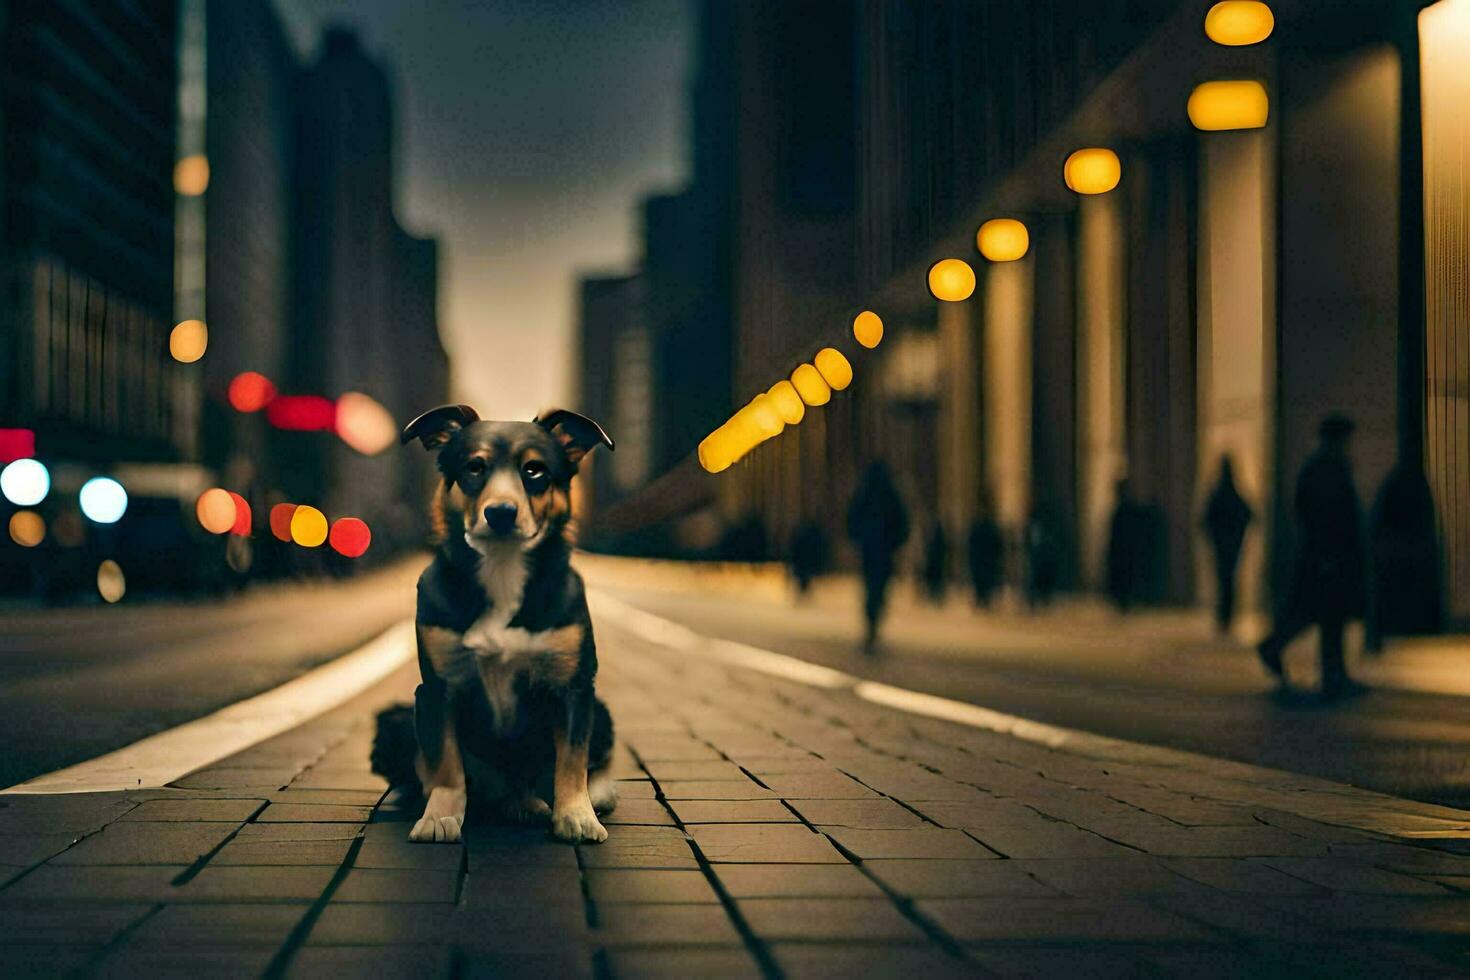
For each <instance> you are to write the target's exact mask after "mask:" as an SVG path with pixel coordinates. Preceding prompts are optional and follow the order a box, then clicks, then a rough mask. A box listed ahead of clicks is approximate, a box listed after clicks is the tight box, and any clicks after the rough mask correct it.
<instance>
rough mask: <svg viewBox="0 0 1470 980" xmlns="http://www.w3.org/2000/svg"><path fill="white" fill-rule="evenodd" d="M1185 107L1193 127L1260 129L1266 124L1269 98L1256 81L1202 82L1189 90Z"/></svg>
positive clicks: (1269, 103) (1264, 89) (1210, 130)
mask: <svg viewBox="0 0 1470 980" xmlns="http://www.w3.org/2000/svg"><path fill="white" fill-rule="evenodd" d="M1188 109H1189V121H1190V122H1192V123H1193V124H1194V128H1195V129H1203V130H1205V131H1206V132H1219V131H1221V130H1229V129H1260V128H1261V127H1262V126H1264V125H1266V117H1267V116H1268V115H1269V114H1270V111H1271V101H1270V99H1269V98H1267V96H1266V86H1264V85H1262V84H1261V83H1260V82H1255V81H1248V80H1245V81H1229V82H1204V83H1203V84H1201V85H1197V86H1195V89H1194V91H1193V92H1191V93H1190V95H1189V107H1188Z"/></svg>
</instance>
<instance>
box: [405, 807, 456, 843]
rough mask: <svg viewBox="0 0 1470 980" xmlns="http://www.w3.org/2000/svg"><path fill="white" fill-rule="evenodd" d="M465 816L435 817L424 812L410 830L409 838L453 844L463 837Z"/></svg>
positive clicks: (424, 841) (425, 841) (422, 841)
mask: <svg viewBox="0 0 1470 980" xmlns="http://www.w3.org/2000/svg"><path fill="white" fill-rule="evenodd" d="M463 827H464V818H463V817H456V816H454V815H452V814H451V815H450V816H447V817H435V816H431V815H429V814H427V813H426V814H424V815H423V816H422V817H419V822H418V823H416V824H414V825H413V829H412V830H410V831H409V832H408V839H409V840H411V841H418V842H419V843H424V844H453V843H455V842H456V841H458V840H459V839H460V837H461V831H462V830H463Z"/></svg>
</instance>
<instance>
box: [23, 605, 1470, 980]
mask: <svg viewBox="0 0 1470 980" xmlns="http://www.w3.org/2000/svg"><path fill="white" fill-rule="evenodd" d="M598 631H599V639H600V644H601V650H602V660H603V664H604V666H603V674H602V678H601V681H600V685H601V690H602V692H603V694H604V696H605V697H606V698H607V700H608V701H609V703H610V704H611V706H612V708H613V712H614V716H615V718H616V720H617V724H618V731H619V738H620V750H619V756H618V760H617V767H618V775H619V777H620V778H621V779H622V782H621V784H620V785H621V789H622V803H621V805H620V806H619V808H618V810H617V812H616V813H615V814H614V815H613V816H612V818H611V819H610V820H609V821H608V828H609V830H610V832H611V837H610V839H609V840H608V841H607V843H605V844H603V845H600V846H585V847H577V848H572V847H567V846H565V845H562V844H558V843H555V842H553V841H549V840H547V839H546V837H545V833H544V831H543V830H536V829H520V828H506V827H491V826H472V827H471V828H470V830H469V834H468V839H467V841H466V844H465V845H464V846H463V847H458V846H447V845H411V844H409V843H407V832H408V823H407V821H408V820H410V819H412V817H414V816H416V815H417V814H415V813H411V812H404V811H403V810H400V809H398V808H396V807H395V806H393V805H392V804H391V803H386V804H385V803H382V802H381V797H382V795H383V786H382V783H381V782H380V781H379V780H378V779H377V778H376V777H374V776H372V775H371V774H370V773H369V772H368V771H367V755H368V744H369V741H370V739H371V728H370V725H371V721H370V719H371V715H372V712H373V711H374V710H375V709H376V708H377V707H379V706H380V705H382V704H383V703H386V702H387V701H391V700H396V699H400V698H403V697H405V696H407V694H408V693H409V692H410V691H411V689H412V685H413V683H414V677H413V674H412V672H411V671H405V672H402V673H400V674H398V675H396V676H395V677H393V678H391V679H390V680H389V681H387V682H385V683H384V684H382V685H380V686H379V687H378V688H376V689H375V690H373V691H372V692H370V693H369V694H368V695H365V696H363V697H361V698H358V699H356V700H354V701H353V702H351V703H349V704H347V705H345V706H343V707H342V708H340V709H338V710H336V711H333V712H331V713H329V714H328V715H325V716H323V717H321V718H319V719H317V720H315V721H313V722H311V723H309V724H307V725H305V726H303V727H301V728H299V729H296V730H294V731H292V732H290V733H287V734H286V735H283V736H280V737H277V738H274V739H271V740H270V741H268V742H264V743H262V744H260V745H257V746H255V747H253V748H251V749H249V750H247V751H245V752H242V753H240V754H239V755H236V756H234V757H232V758H229V759H226V760H222V761H220V762H219V763H217V764H215V765H213V766H210V767H208V768H207V769H204V770H201V771H199V772H197V773H194V774H192V775H190V776H187V777H185V778H184V779H181V780H179V781H178V782H177V783H176V784H175V785H174V786H173V787H170V788H166V789H160V790H142V791H137V792H133V793H123V794H94V795H88V796H4V797H0V976H6V977H16V976H31V975H38V976H54V975H58V974H64V973H67V972H72V971H76V972H79V973H81V974H83V975H102V976H131V975H140V974H141V975H150V976H153V975H172V974H192V975H195V976H209V977H214V976H234V975H241V976H259V975H262V974H269V975H287V976H302V977H312V976H324V975H325V976H334V977H335V976H357V975H360V976H374V977H384V976H399V975H402V976H413V977H421V976H425V977H426V976H435V975H448V976H522V975H525V976H547V977H594V976H596V977H604V976H612V977H641V976H701V977H702V976H761V975H767V976H776V975H785V976H791V977H836V976H844V977H846V976H875V977H878V976H911V975H916V974H922V975H924V976H925V978H926V980H938V978H943V977H949V976H987V975H1002V976H1031V975H1034V976H1049V975H1059V974H1062V975H1076V974H1087V975H1092V974H1096V975H1105V976H1113V975H1138V974H1142V975H1160V974H1163V975H1169V974H1191V975H1200V974H1205V975H1223V974H1231V975H1240V974H1247V975H1260V974H1263V973H1286V972H1291V973H1293V974H1295V975H1333V976H1342V975H1345V974H1353V973H1365V974H1366V973H1370V972H1373V973H1385V974H1388V975H1401V974H1405V973H1412V974H1414V975H1419V976H1432V975H1449V974H1454V973H1457V972H1459V971H1460V970H1462V969H1463V968H1464V967H1463V964H1464V962H1465V960H1464V957H1465V952H1466V950H1467V949H1470V895H1467V894H1465V892H1467V891H1470V841H1466V840H1463V839H1457V838H1452V839H1435V840H1419V841H1410V842H1406V841H1405V839H1403V838H1398V837H1391V836H1388V835H1386V834H1376V833H1369V832H1365V831H1362V830H1355V829H1349V828H1345V827H1341V826H1335V825H1333V824H1331V823H1326V822H1319V821H1316V820H1310V819H1305V818H1303V817H1302V816H1300V815H1299V813H1297V812H1293V811H1292V808H1291V806H1290V800H1291V799H1292V796H1291V788H1292V787H1291V786H1290V785H1288V784H1285V783H1283V782H1282V777H1281V774H1279V773H1277V774H1272V773H1268V772H1266V771H1264V770H1260V771H1258V772H1260V773H1261V774H1262V776H1261V778H1262V779H1263V780H1270V781H1272V792H1273V793H1275V796H1276V798H1279V799H1281V800H1283V801H1286V802H1284V803H1283V804H1282V807H1283V808H1280V809H1278V808H1272V807H1262V806H1259V805H1248V804H1245V803H1242V802H1241V799H1240V796H1239V794H1238V793H1237V794H1232V793H1228V792H1226V791H1225V790H1224V789H1222V788H1221V787H1223V786H1224V785H1225V784H1224V782H1223V781H1222V780H1220V779H1219V778H1218V777H1217V776H1215V775H1212V774H1210V773H1206V772H1202V771H1195V770H1192V769H1190V768H1189V767H1180V766H1176V767H1174V768H1172V769H1170V768H1164V767H1160V766H1159V765H1157V764H1150V763H1147V762H1136V763H1135V762H1129V761H1127V760H1121V761H1120V760H1118V759H1111V760H1097V759H1092V758H1088V757H1086V756H1085V755H1079V754H1074V753H1071V752H1068V751H1059V750H1054V749H1049V748H1046V747H1043V746H1039V745H1036V744H1033V743H1031V742H1026V741H1022V740H1018V739H1015V738H1011V737H1008V736H1005V735H997V734H993V733H988V732H983V731H978V730H974V729H970V728H966V727H961V726H958V725H951V724H948V723H944V722H937V721H929V720H926V719H922V718H916V717H913V716H909V715H906V714H903V713H900V712H898V711H895V710H892V709H888V708H883V707H879V706H876V705H873V704H869V703H866V702H863V701H860V700H858V699H857V698H855V697H853V696H852V695H851V694H850V693H849V692H846V691H836V692H834V691H824V690H820V689H814V688H811V687H804V686H801V685H798V684H794V683H790V682H787V681H782V680H777V679H773V678H771V677H768V676H765V675H763V674H756V673H753V672H750V671H746V670H740V669H736V668H730V667H725V666H722V665H720V664H718V663H716V662H712V661H709V660H704V659H700V658H698V657H689V656H683V655H679V654H675V653H673V652H671V651H668V650H664V649H661V648H659V647H657V646H656V645H650V644H648V643H646V642H644V641H641V640H637V639H635V638H634V637H633V636H632V635H630V634H628V633H626V632H624V631H623V630H622V629H620V628H619V627H617V626H616V625H615V624H611V623H607V622H603V621H599V623H598ZM1231 770H1232V771H1233V772H1235V773H1236V774H1237V776H1239V775H1240V774H1241V773H1246V774H1247V775H1248V770H1247V769H1246V767H1240V766H1232V767H1231ZM1304 785H1305V781H1304ZM1322 785H1324V784H1321V783H1320V782H1313V783H1312V786H1311V789H1310V790H1306V789H1304V790H1303V792H1304V793H1307V792H1312V793H1316V794H1317V795H1318V796H1320V795H1321V792H1322V791H1321V788H1320V787H1321V786H1322ZM1332 792H1336V793H1339V794H1340V795H1341V796H1342V797H1343V799H1345V800H1346V799H1352V798H1353V794H1355V793H1356V791H1354V790H1350V789H1348V788H1346V787H1336V788H1334V789H1333V790H1332ZM1364 795H1368V794H1364ZM1380 799H1381V798H1380ZM1438 812H1439V813H1440V814H1443V813H1444V812H1445V811H1438ZM1441 819H1442V817H1441Z"/></svg>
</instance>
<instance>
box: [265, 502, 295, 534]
mask: <svg viewBox="0 0 1470 980" xmlns="http://www.w3.org/2000/svg"><path fill="white" fill-rule="evenodd" d="M295 514H296V505H295V504H276V505H275V506H274V507H272V508H271V514H270V518H271V533H272V534H274V535H275V536H276V538H277V539H279V540H281V541H290V540H291V518H292V517H294V516H295Z"/></svg>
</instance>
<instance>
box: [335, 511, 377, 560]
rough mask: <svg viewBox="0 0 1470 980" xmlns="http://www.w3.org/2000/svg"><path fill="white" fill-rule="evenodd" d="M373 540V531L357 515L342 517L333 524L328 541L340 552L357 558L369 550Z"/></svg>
mask: <svg viewBox="0 0 1470 980" xmlns="http://www.w3.org/2000/svg"><path fill="white" fill-rule="evenodd" d="M372 540H373V532H372V531H370V530H368V526H367V524H365V523H363V522H362V521H360V520H358V519H357V518H355V517H342V518H339V519H338V520H337V522H336V523H334V524H333V525H332V533H331V535H330V536H329V537H328V538H327V543H328V544H330V545H331V546H332V549H333V550H334V551H336V552H337V553H338V554H340V555H346V556H347V557H348V558H356V557H358V556H359V555H361V554H362V553H363V552H364V551H367V550H368V545H369V544H371V543H372Z"/></svg>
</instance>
